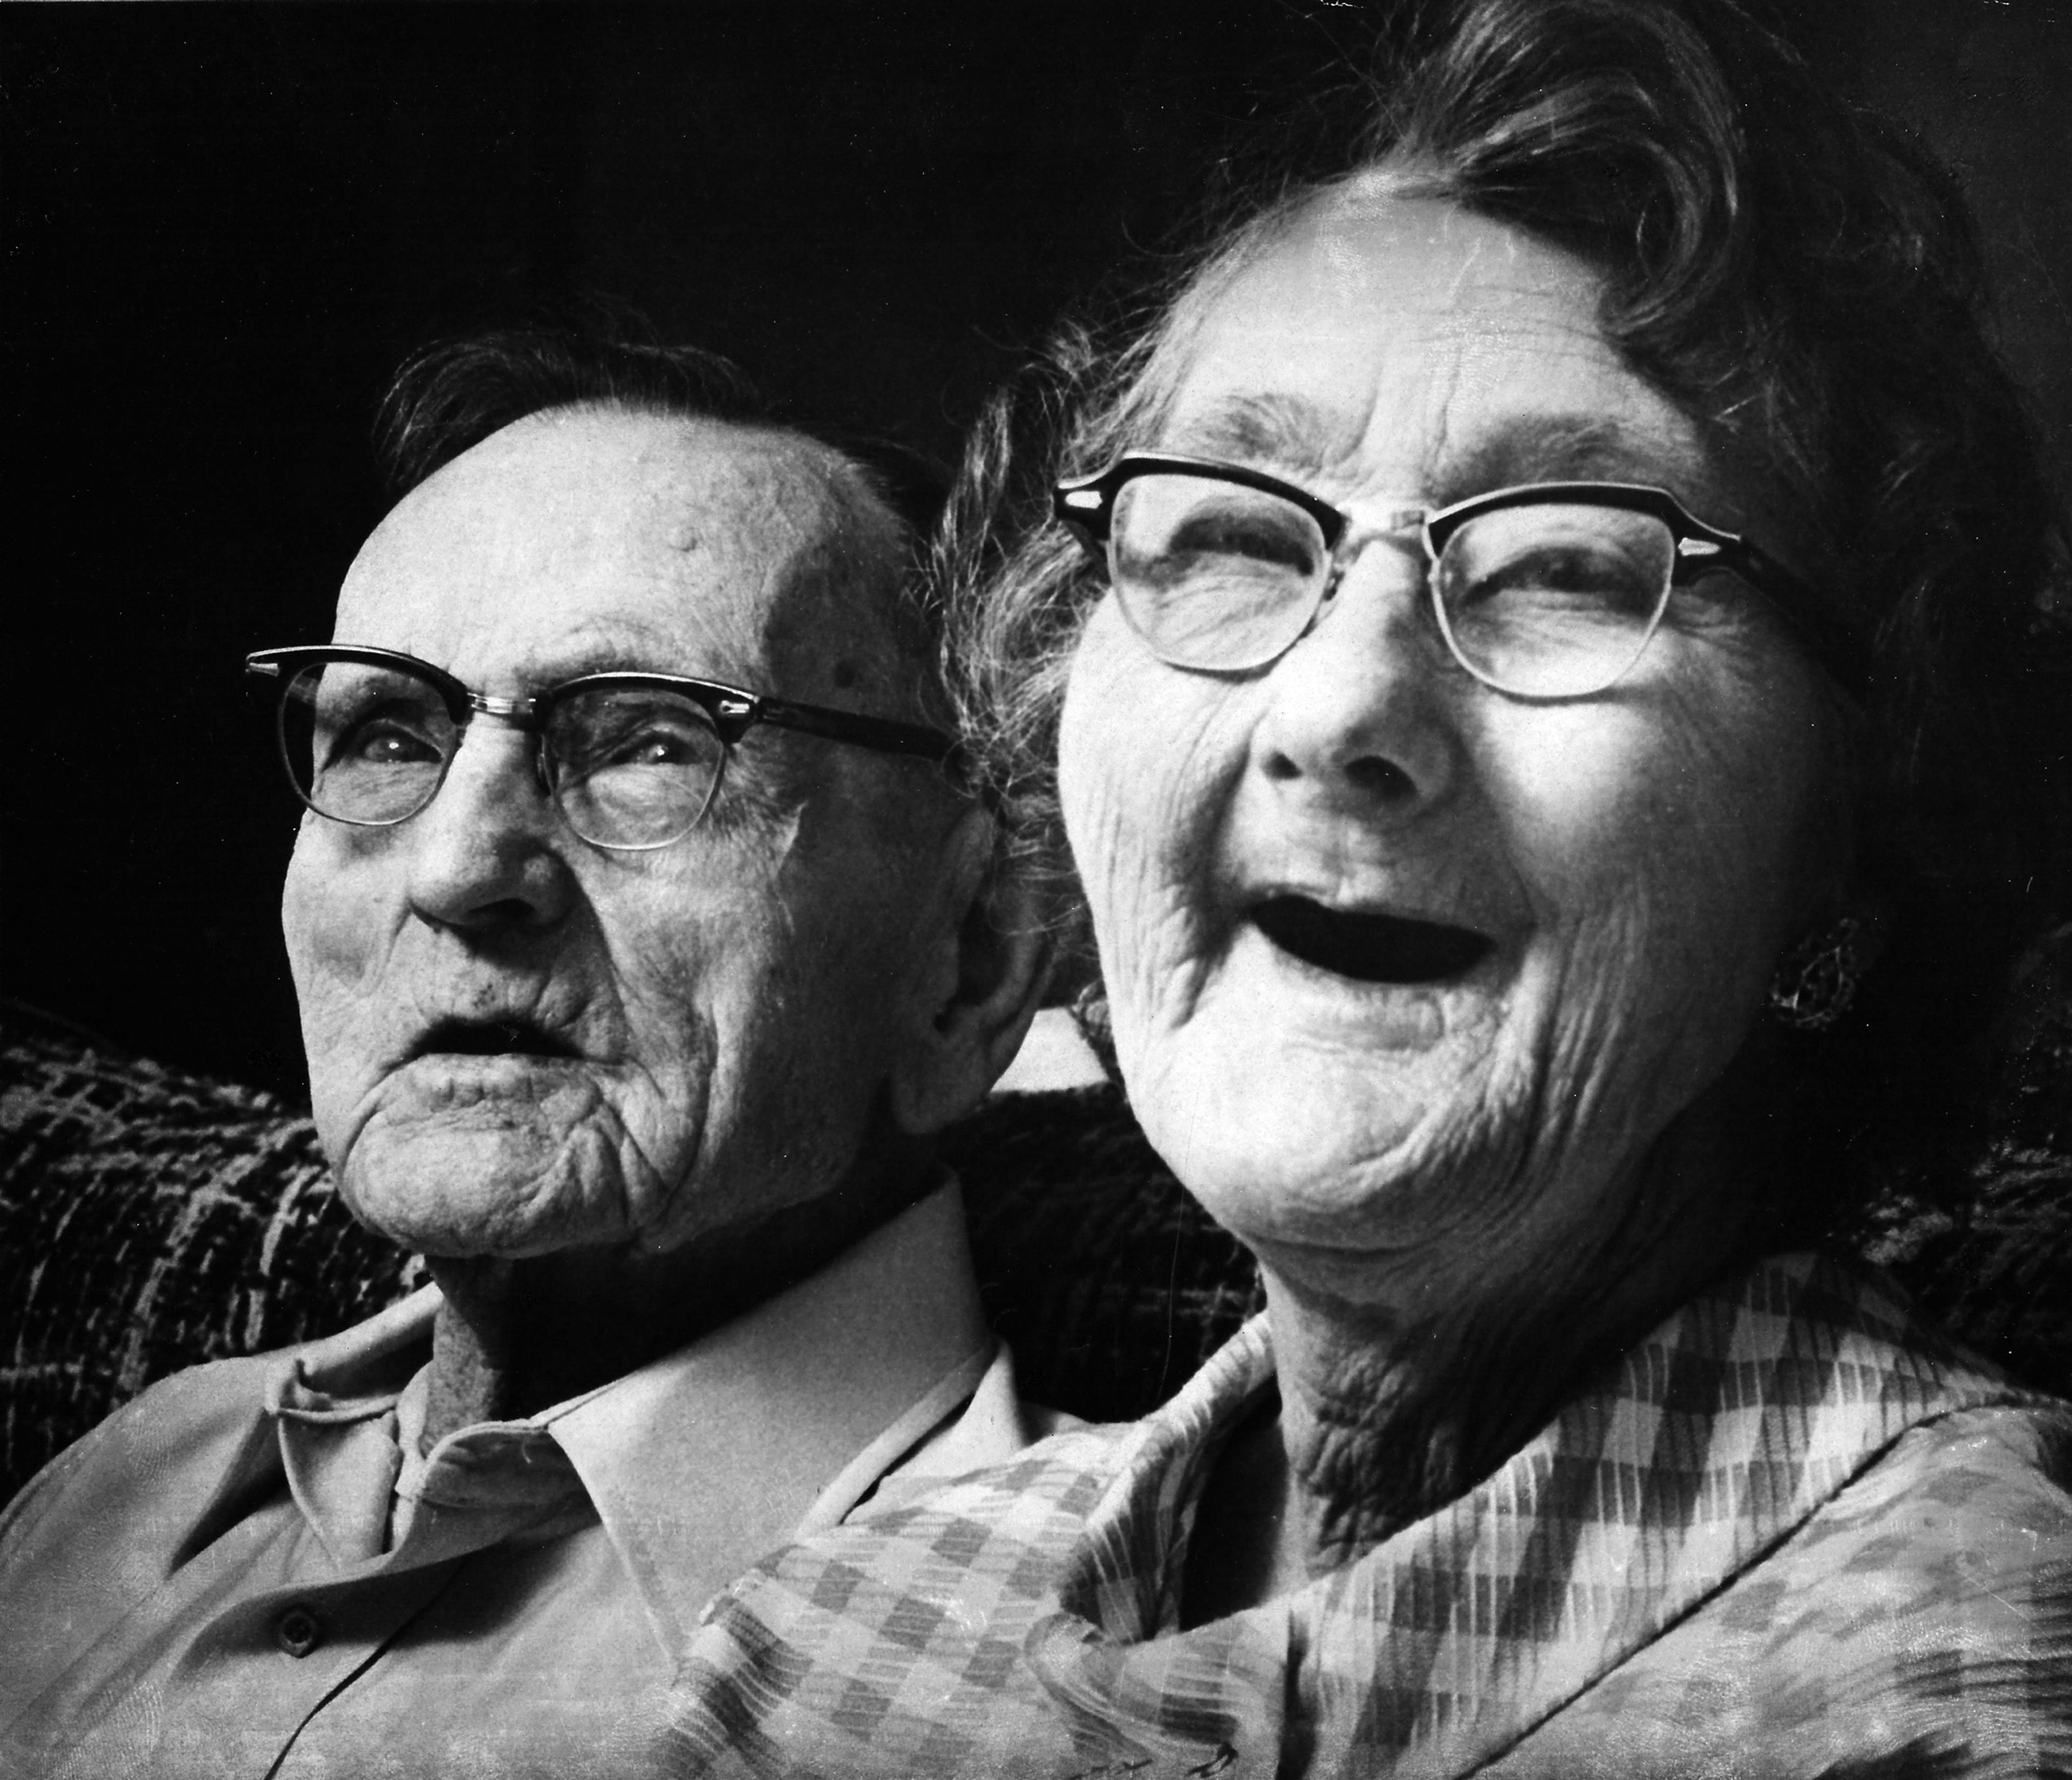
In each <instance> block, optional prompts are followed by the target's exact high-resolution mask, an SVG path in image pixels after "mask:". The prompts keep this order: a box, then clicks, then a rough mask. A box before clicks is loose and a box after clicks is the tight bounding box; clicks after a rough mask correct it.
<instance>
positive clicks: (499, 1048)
mask: <svg viewBox="0 0 2072 1780" xmlns="http://www.w3.org/2000/svg"><path fill="white" fill-rule="evenodd" d="M581 1054H582V1053H581V1052H579V1051H578V1050H577V1049H576V1047H575V1046H574V1045H572V1044H570V1043H569V1042H568V1041H567V1040H566V1039H565V1038H561V1036H560V1035H559V1034H555V1033H552V1032H549V1031H548V1030H547V1029H546V1028H545V1027H544V1026H539V1025H537V1024H536V1023H535V1022H532V1021H530V1020H441V1021H439V1022H438V1023H437V1024H436V1025H434V1026H433V1027H432V1028H431V1029H430V1030H429V1031H428V1032H426V1034H425V1035H424V1037H423V1038H421V1039H419V1040H418V1041H417V1043H416V1044H415V1045H414V1046H412V1047H411V1055H412V1056H413V1057H430V1056H439V1055H445V1056H454V1055H458V1056H463V1057H562V1058H566V1057H577V1056H580V1055H581Z"/></svg>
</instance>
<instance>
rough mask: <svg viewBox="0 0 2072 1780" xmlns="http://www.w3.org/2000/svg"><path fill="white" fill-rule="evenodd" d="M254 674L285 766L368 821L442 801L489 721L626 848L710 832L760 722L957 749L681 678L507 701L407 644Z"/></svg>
mask: <svg viewBox="0 0 2072 1780" xmlns="http://www.w3.org/2000/svg"><path fill="white" fill-rule="evenodd" d="M245 672H248V673H250V674H254V675H258V676H263V677H265V678H267V679H270V680H273V681H275V682H276V683H277V687H278V705H277V713H278V717H277V727H278V730H279V734H280V742H281V759H282V763H283V764H284V765H286V767H287V769H288V779H289V783H291V784H292V785H293V786H294V788H295V795H297V796H298V797H299V798H301V799H302V801H303V802H304V803H305V804H307V805H309V807H310V808H311V809H313V810H315V812H317V814H318V815H319V816H329V817H330V818H331V820H333V821H335V822H348V823H352V824H354V825H355V826H356V827H360V828H389V827H393V825H394V824H397V823H398V822H407V821H409V819H410V818H411V817H412V816H415V815H416V814H417V812H419V811H420V810H421V809H423V808H425V806H426V804H430V802H431V800H433V798H434V797H435V796H437V795H438V789H439V787H440V786H441V785H442V783H444V782H445V779H446V770H447V768H448V767H450V766H451V765H452V763H453V758H454V754H455V753H456V752H458V750H459V747H460V741H461V736H462V734H463V731H464V730H466V729H467V726H468V724H469V723H470V722H471V721H473V720H474V719H475V717H477V716H482V717H494V718H495V719H496V720H497V721H499V722H503V723H508V724H511V725H513V726H516V728H519V729H521V730H527V731H528V732H529V733H530V734H532V736H533V738H535V748H534V752H533V770H534V771H535V772H536V773H537V775H538V778H539V782H540V787H541V790H542V791H545V793H546V794H547V795H549V797H551V798H552V799H553V800H554V801H555V803H557V804H559V805H560V807H561V813H562V815H563V816H565V817H566V818H567V819H568V824H569V827H570V828H573V829H574V831H575V832H576V833H577V834H578V836H580V837H582V839H583V840H585V841H588V842H590V845H592V846H597V847H605V848H609V849H612V850H613V851H615V852H622V853H635V852H643V851H647V850H648V849H652V848H656V847H666V846H668V845H669V844H670V842H672V841H678V840H680V839H682V837H684V836H685V835H686V834H688V833H689V832H690V831H691V830H692V829H693V828H695V827H696V826H697V822H698V819H699V818H700V817H701V816H703V815H704V814H705V811H706V809H707V808H708V807H709V805H710V804H711V803H712V800H713V793H714V792H716V791H717V790H718V788H719V782H720V779H721V777H722V775H723V774H724V773H725V771H726V760H727V755H728V754H729V753H730V750H732V749H733V747H734V744H735V743H736V742H739V741H740V740H741V738H742V736H744V735H746V734H747V733H748V731H749V730H751V729H753V728H754V726H756V725H757V724H759V723H768V724H772V725H774V726H776V727H778V728H779V729H786V730H800V731H802V732H804V734H808V735H818V736H825V737H827V738H829V739H830V740H833V741H837V742H851V743H853V744H854V745H855V746H858V747H865V748H875V749H878V750H881V751H882V752H885V753H887V754H908V755H911V756H913V757H914V758H917V759H921V760H947V759H948V758H950V757H951V755H952V754H953V753H954V752H955V751H956V750H955V746H954V744H953V743H952V742H951V741H950V740H949V738H948V737H947V736H943V735H940V734H937V733H936V732H935V730H930V729H924V728H922V727H921V726H919V725H918V724H912V723H896V722H893V721H889V720H887V719H886V718H883V717H860V716H858V715H857V714H856V713H854V712H852V711H837V710H829V709H826V708H824V707H823V706H820V705H797V704H793V703H792V702H791V701H789V700H787V699H780V698H765V697H761V696H759V694H757V693H750V692H743V691H742V689H740V688H739V687H738V686H727V685H722V684H720V683H718V682H717V681H715V680H692V679H687V678H685V677H683V676H680V675H676V674H649V673H601V674H585V675H583V676H582V677H581V678H579V679H576V680H566V681H564V682H563V683H562V684H561V685H558V686H554V687H551V688H549V689H548V690H547V691H545V692H544V693H539V694H537V696H535V697H530V698H492V697H489V696H488V695H487V694H486V693H478V692H475V691H473V690H472V689H470V688H469V687H467V686H465V685H463V684H462V683H461V682H460V681H459V680H456V679H454V676H452V675H451V674H450V673H446V672H444V671H443V670H442V669H440V668H434V667H433V666H432V665H431V664H430V663H428V662H423V661H420V660H417V658H416V657H415V656H407V655H401V654H398V653H397V652H395V651H394V650H392V649H362V648H352V647H315V648H298V649H261V650H260V651H258V652H257V653H256V654H253V655H250V656H246V657H245Z"/></svg>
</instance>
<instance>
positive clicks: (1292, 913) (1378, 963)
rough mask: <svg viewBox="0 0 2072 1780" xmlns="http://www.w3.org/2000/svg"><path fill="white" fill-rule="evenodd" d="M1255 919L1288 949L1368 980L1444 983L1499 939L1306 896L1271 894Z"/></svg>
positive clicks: (1306, 960) (1305, 959) (1307, 961)
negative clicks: (1336, 906)
mask: <svg viewBox="0 0 2072 1780" xmlns="http://www.w3.org/2000/svg"><path fill="white" fill-rule="evenodd" d="M1252 920H1253V922H1254V923H1256V925H1257V927H1258V928H1259V931H1260V932H1261V933H1263V934H1264V935H1266V937H1267V938H1268V939H1270V940H1272V942H1273V943H1274V944H1275V945H1276V946H1278V947H1279V948H1281V950H1282V951H1283V952H1287V953H1289V954H1290V955H1291V956H1293V957H1297V958H1299V959H1301V960H1302V962H1303V963H1305V964H1313V965H1314V966H1316V967H1317V968H1318V969H1320V970H1328V971H1332V972H1335V973H1336V974H1337V975H1338V976H1350V977H1352V978H1353V979H1355V980H1356V981H1359V982H1363V983H1442V982H1445V981H1447V980H1450V979H1451V978H1453V977H1456V976H1462V975H1464V974H1465V973H1466V972H1468V971H1470V970H1472V969H1473V968H1474V967H1475V966H1476V965H1477V964H1480V963H1481V962H1482V960H1483V959H1484V958H1486V956H1488V955H1489V953H1490V949H1491V948H1493V947H1494V944H1495V943H1496V942H1495V941H1494V940H1493V939H1490V937H1489V936H1488V935H1486V934H1481V933H1477V932H1475V931H1474V930H1473V929H1471V928H1469V927H1453V926H1450V925H1449V924H1447V923H1445V922H1441V921H1418V920H1412V919H1408V917H1405V916H1403V915H1370V914H1362V913H1359V912H1358V911H1353V910H1350V909H1330V908H1326V907H1325V906H1324V905H1323V904H1322V903H1321V902H1312V901H1311V900H1310V899H1309V898H1308V897H1306V896H1276V897H1272V898H1268V900H1267V901H1265V902H1261V903H1260V905H1259V906H1257V907H1256V908H1255V909H1253V910H1252Z"/></svg>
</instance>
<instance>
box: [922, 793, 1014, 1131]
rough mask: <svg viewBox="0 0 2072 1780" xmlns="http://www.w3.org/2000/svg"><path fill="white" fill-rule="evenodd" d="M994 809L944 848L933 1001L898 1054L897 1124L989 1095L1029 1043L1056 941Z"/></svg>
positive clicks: (966, 820)
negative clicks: (1008, 865) (1016, 872)
mask: <svg viewBox="0 0 2072 1780" xmlns="http://www.w3.org/2000/svg"><path fill="white" fill-rule="evenodd" d="M994 840H995V828H994V822H993V817H992V816H990V815H989V813H988V812H985V811H984V810H979V809H973V810H970V811H968V812H966V813H965V815H964V816H963V817H962V818H960V820H959V822H958V824H957V826H956V830H955V831H954V832H953V833H952V836H951V839H950V844H949V845H948V847H947V848H946V849H944V853H945V857H944V865H945V866H946V868H947V870H948V882H947V884H946V886H945V888H946V890H948V893H949V894H948V901H947V902H946V905H945V906H944V907H943V911H942V916H941V919H939V923H938V924H937V927H936V929H935V933H934V935H932V936H931V940H930V942H929V943H931V945H933V946H935V948H937V949H938V954H939V956H938V963H937V968H935V970H934V971H933V972H931V978H930V980H931V982H932V984H933V985H934V993H933V997H932V999H933V1001H934V1005H933V1006H932V1007H931V1008H930V1009H927V1017H926V1018H925V1019H923V1020H917V1021H916V1022H915V1027H916V1030H914V1031H912V1032H911V1034H909V1037H908V1039H907V1042H906V1045H905V1046H904V1047H903V1048H902V1053H901V1054H900V1055H899V1056H898V1058H896V1059H894V1063H893V1067H892V1071H891V1079H890V1088H891V1095H892V1112H893V1116H894V1118H895V1119H896V1120H898V1124H899V1128H901V1129H902V1131H905V1132H906V1133H910V1134H911V1135H913V1136H915V1137H919V1136H923V1135H925V1134H927V1133H930V1132H934V1131H939V1130H941V1129H942V1128H943V1126H945V1125H947V1124H951V1123H952V1121H954V1120H957V1119H960V1118H961V1117H963V1116H964V1114H965V1113H967V1112H970V1111H971V1110H972V1108H974V1107H975V1106H976V1105H977V1104H979V1102H980V1100H984V1099H985V1096H986V1091H987V1090H988V1089H989V1088H990V1087H992V1086H993V1083H994V1082H996V1081H997V1080H998V1079H999V1078H1000V1076H1001V1074H1002V1073H1003V1072H1004V1071H1005V1069H1006V1068H1007V1066H1008V1065H1009V1063H1013V1061H1014V1054H1015V1052H1016V1051H1017V1050H1020V1049H1021V1048H1022V1039H1023V1038H1025V1037H1026V1035H1027V1034H1028V1031H1029V1023H1030V1021H1032V1020H1033V1019H1034V1018H1035V1017H1036V1009H1037V1006H1038V1003H1039V1002H1040V1001H1042V995H1043V989H1044V985H1046V983H1047V982H1048V981H1049V980H1050V960H1051V951H1052V948H1051V943H1050V935H1049V934H1048V933H1047V932H1046V931H1045V924H1044V921H1043V911H1042V905H1041V898H1039V897H1038V895H1037V894H1036V892H1035V887H1034V885H1033V884H1031V883H1030V882H1027V881H1026V880H1024V879H1021V878H1012V877H1008V878H1003V877H1001V874H1000V873H999V869H998V861H997V858H996V857H995V846H994Z"/></svg>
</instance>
